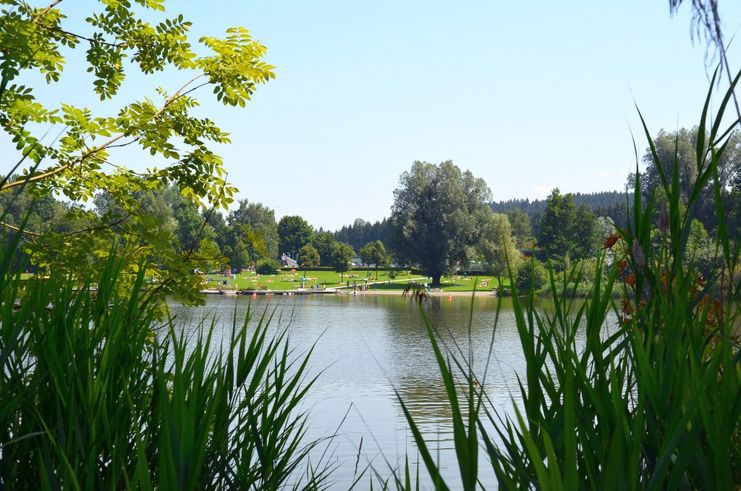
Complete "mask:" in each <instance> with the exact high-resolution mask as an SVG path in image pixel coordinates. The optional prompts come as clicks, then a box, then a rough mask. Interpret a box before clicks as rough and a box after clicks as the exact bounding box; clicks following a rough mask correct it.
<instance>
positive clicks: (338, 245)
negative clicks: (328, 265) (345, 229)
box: [332, 242, 355, 280]
mask: <svg viewBox="0 0 741 491" xmlns="http://www.w3.org/2000/svg"><path fill="white" fill-rule="evenodd" d="M354 255H355V251H354V250H353V248H352V246H351V245H350V244H346V243H345V242H335V243H334V245H333V246H332V265H333V266H334V269H335V271H337V272H338V273H340V279H341V280H344V279H345V272H346V271H347V270H348V269H350V261H352V258H353V256H354Z"/></svg>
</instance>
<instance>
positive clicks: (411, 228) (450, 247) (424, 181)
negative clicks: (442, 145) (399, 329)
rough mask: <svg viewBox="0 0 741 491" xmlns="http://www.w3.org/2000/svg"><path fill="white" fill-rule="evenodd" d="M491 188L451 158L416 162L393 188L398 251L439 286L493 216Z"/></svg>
mask: <svg viewBox="0 0 741 491" xmlns="http://www.w3.org/2000/svg"><path fill="white" fill-rule="evenodd" d="M489 201H491V191H490V190H489V187H488V186H487V185H486V182H484V180H483V179H480V178H476V177H474V176H473V174H471V172H469V171H465V172H462V171H461V170H460V169H459V168H458V167H457V166H455V165H454V164H453V162H451V161H446V162H442V163H440V164H438V165H435V164H430V163H428V162H419V161H417V162H414V164H413V165H412V169H411V170H410V171H408V172H404V173H403V174H402V175H401V178H400V180H399V187H398V188H397V189H396V190H395V191H394V204H393V206H392V207H391V222H392V227H393V229H394V231H395V237H396V240H395V246H396V248H397V249H398V250H399V253H400V256H402V257H404V258H406V259H408V260H410V261H412V262H414V263H417V264H419V266H421V268H422V269H423V270H424V271H425V273H426V274H427V275H429V276H431V277H432V285H433V286H439V285H440V278H441V277H442V275H443V274H445V273H447V272H450V271H452V269H453V268H454V267H455V265H456V264H457V263H458V262H460V261H466V260H467V254H466V249H467V248H468V247H469V246H472V245H474V244H476V243H477V242H478V239H479V236H480V233H481V227H482V225H483V224H484V223H485V222H486V220H488V218H489V217H490V215H491V209H490V208H489V206H488V202H489Z"/></svg>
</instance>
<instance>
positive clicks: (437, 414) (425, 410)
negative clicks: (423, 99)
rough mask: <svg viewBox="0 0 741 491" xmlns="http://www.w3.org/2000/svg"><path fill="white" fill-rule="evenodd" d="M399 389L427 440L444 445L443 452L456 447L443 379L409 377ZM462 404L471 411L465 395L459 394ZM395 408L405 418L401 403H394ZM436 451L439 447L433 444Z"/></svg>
mask: <svg viewBox="0 0 741 491" xmlns="http://www.w3.org/2000/svg"><path fill="white" fill-rule="evenodd" d="M395 387H396V390H397V391H398V392H399V395H400V396H401V398H402V400H403V401H404V404H405V405H406V406H407V409H408V410H409V412H410V413H411V414H412V417H413V418H414V421H415V423H416V424H417V425H418V426H419V429H420V431H422V433H423V434H424V435H425V440H426V441H428V442H437V443H440V444H441V446H440V448H441V449H442V448H452V438H453V424H452V412H451V410H450V403H449V402H448V398H447V395H446V393H445V387H444V385H443V382H442V380H441V379H440V378H436V379H433V380H429V379H422V378H417V377H409V378H404V379H403V380H401V381H400V382H399V383H398V384H396V385H395ZM458 401H459V404H460V406H461V409H462V410H463V411H467V410H468V405H467V403H466V400H465V395H464V394H463V393H460V392H459V399H458ZM394 406H395V407H396V408H397V410H398V412H399V417H400V418H401V419H404V413H403V411H402V409H401V405H400V404H399V401H398V400H394ZM432 448H437V447H436V446H435V445H432Z"/></svg>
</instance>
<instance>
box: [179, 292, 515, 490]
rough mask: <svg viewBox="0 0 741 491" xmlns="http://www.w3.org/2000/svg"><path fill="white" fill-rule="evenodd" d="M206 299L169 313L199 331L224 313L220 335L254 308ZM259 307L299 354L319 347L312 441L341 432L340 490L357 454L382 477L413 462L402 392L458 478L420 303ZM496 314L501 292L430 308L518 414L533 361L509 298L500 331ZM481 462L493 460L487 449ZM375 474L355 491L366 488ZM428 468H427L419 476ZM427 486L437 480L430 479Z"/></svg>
mask: <svg viewBox="0 0 741 491" xmlns="http://www.w3.org/2000/svg"><path fill="white" fill-rule="evenodd" d="M207 300H208V301H207V304H206V306H205V307H199V308H195V309H194V308H185V307H180V306H178V305H177V304H172V305H171V308H172V310H171V312H172V313H173V314H175V315H176V316H177V319H178V321H180V322H181V324H180V325H183V326H184V328H185V329H189V328H194V327H195V326H196V325H197V323H198V321H199V320H200V319H201V318H204V317H209V316H216V318H217V326H218V329H219V331H221V330H222V329H223V331H221V332H223V335H224V336H228V331H229V327H230V326H231V322H232V316H233V315H234V309H235V308H236V309H237V316H238V317H240V318H242V317H243V316H244V315H245V313H246V311H247V308H248V305H250V299H249V298H245V297H238V298H234V297H221V296H214V297H209V298H208V299H207ZM251 309H252V311H253V315H259V314H260V313H262V312H264V311H265V309H268V310H269V311H273V309H275V311H274V312H275V313H274V320H273V323H272V324H271V326H272V327H271V328H274V329H276V330H277V329H278V328H279V327H286V328H287V329H288V332H289V336H290V338H289V339H290V345H291V346H292V347H294V348H296V349H297V350H298V352H300V353H303V352H305V351H307V350H309V349H310V348H311V346H312V345H314V344H316V347H315V350H314V353H313V355H312V358H311V370H312V373H314V374H317V373H319V372H321V374H320V376H319V378H318V380H317V382H316V385H315V386H314V387H313V390H312V391H311V392H310V394H309V396H308V397H307V399H306V401H305V406H304V407H306V408H308V409H309V412H310V413H309V414H310V416H309V422H310V425H309V434H308V435H307V437H308V438H309V439H313V438H321V437H325V436H328V435H331V434H333V433H335V432H337V436H336V437H335V438H334V440H333V442H332V444H331V451H332V452H333V453H332V457H331V459H332V462H335V463H337V465H338V468H337V470H336V471H335V473H334V474H333V476H332V478H333V482H334V483H335V484H334V486H333V489H347V488H348V487H349V485H350V484H351V483H352V482H353V480H354V474H355V463H356V459H357V456H358V454H360V462H359V464H358V472H360V471H362V469H363V468H364V467H365V466H368V465H369V464H370V465H372V466H373V468H374V469H375V470H376V471H378V472H379V473H380V474H381V475H384V476H390V475H391V471H390V470H389V467H388V464H387V461H388V463H390V464H391V465H392V466H396V465H400V466H403V462H404V455H405V454H406V453H408V454H409V459H410V462H415V461H416V460H417V452H416V449H415V447H414V444H413V443H412V439H411V434H410V432H409V430H408V427H407V424H406V421H405V419H404V415H403V412H402V410H401V406H400V405H399V403H398V401H397V399H396V396H395V394H394V390H396V391H398V393H399V394H400V395H401V397H402V398H403V400H404V401H405V403H406V404H407V405H408V407H409V409H410V411H411V412H412V414H413V415H414V417H415V418H416V420H417V423H418V424H419V425H420V427H421V430H422V431H423V432H424V434H425V436H426V438H427V440H428V442H431V443H430V445H431V448H432V449H433V450H434V451H436V452H437V455H438V458H439V460H440V462H441V464H442V465H443V467H444V470H445V473H444V475H445V476H446V478H447V479H448V482H449V483H450V484H452V485H456V484H458V483H460V479H459V478H458V470H457V464H456V461H455V459H454V453H453V452H452V442H451V438H452V425H451V421H450V408H449V406H448V404H447V403H446V402H445V401H446V397H445V393H444V388H443V386H442V383H441V380H440V377H439V373H438V368H437V365H436V363H435V358H434V354H433V352H432V348H431V345H430V342H429V340H428V338H427V335H426V332H425V329H424V325H423V323H422V317H421V312H420V309H419V307H418V306H417V305H416V304H414V303H412V302H410V301H409V300H408V299H404V298H402V297H401V296H388V295H378V296H370V295H368V296H348V295H336V296H334V295H331V296H302V297H296V296H293V297H258V298H257V299H255V300H252V302H251ZM471 309H473V310H472V311H471ZM496 310H497V299H495V298H493V297H477V298H475V299H474V300H473V303H472V300H471V298H470V297H462V296H459V297H452V298H448V297H435V298H432V299H430V300H429V301H428V303H427V304H426V306H425V307H424V311H425V313H426V315H428V316H429V318H430V320H431V321H432V323H433V325H435V326H436V328H437V329H438V330H439V331H440V332H441V334H442V336H443V339H444V340H445V342H446V344H447V345H448V347H449V348H451V349H452V350H457V349H460V350H462V351H463V353H464V355H465V357H466V358H468V357H469V356H470V355H472V358H473V365H474V367H475V373H476V374H477V377H478V378H479V380H480V381H482V382H484V384H485V387H486V390H487V392H488V394H489V396H490V397H491V400H492V403H493V405H494V407H495V408H496V409H498V410H500V411H504V412H510V413H511V408H512V404H513V400H514V401H517V400H518V396H519V391H518V387H517V379H516V374H518V373H519V374H521V376H524V372H525V365H524V360H523V358H522V354H521V351H520V348H519V341H518V337H517V331H516V327H515V323H514V315H513V313H512V309H511V302H510V301H509V300H507V299H504V300H503V303H502V306H501V311H500V318H499V322H498V323H497V327H496V332H495V331H494V326H495V317H496ZM471 312H473V316H472V323H471V329H470V331H469V314H470V313H471ZM217 334H218V332H217ZM492 338H493V343H492ZM469 339H470V343H469ZM456 346H457V347H456ZM490 348H491V354H490ZM487 359H489V362H488V365H487ZM485 373H486V376H485V377H484V375H485ZM343 418H344V422H343V423H342V425H341V426H339V428H338V425H340V422H341V421H342V420H343ZM361 440H362V449H360V452H359V448H360V446H361ZM480 460H481V461H485V455H484V454H483V452H482V454H481V455H480ZM420 466H422V464H420ZM369 473H370V472H367V473H366V475H365V476H364V477H363V478H362V480H361V481H360V483H359V484H358V486H357V489H368V487H369V479H370V476H369ZM424 474H426V473H425V471H424V469H420V475H422V476H423V475H424ZM481 480H482V484H484V486H485V487H486V488H496V482H495V480H494V476H493V473H492V472H491V469H489V466H488V465H487V464H486V463H485V462H484V465H482V470H481ZM423 481H426V480H424V479H423ZM374 487H377V486H374ZM422 487H423V488H425V489H427V488H429V487H430V486H429V485H424V482H423V486H422Z"/></svg>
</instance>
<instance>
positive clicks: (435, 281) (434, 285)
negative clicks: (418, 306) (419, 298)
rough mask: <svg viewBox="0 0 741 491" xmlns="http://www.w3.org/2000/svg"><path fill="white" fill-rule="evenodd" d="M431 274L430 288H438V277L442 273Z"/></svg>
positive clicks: (440, 276)
mask: <svg viewBox="0 0 741 491" xmlns="http://www.w3.org/2000/svg"><path fill="white" fill-rule="evenodd" d="M431 276H432V285H430V286H432V288H440V278H442V276H443V275H441V274H433V275H431Z"/></svg>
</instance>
